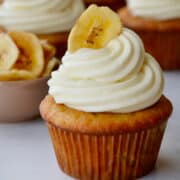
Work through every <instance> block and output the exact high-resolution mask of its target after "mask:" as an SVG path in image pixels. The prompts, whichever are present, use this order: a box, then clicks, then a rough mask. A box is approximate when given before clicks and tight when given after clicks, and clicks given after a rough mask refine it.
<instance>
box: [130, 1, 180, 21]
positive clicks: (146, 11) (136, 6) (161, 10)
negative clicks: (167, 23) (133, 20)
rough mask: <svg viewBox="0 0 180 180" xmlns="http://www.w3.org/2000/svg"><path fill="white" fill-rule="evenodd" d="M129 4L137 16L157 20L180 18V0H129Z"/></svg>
mask: <svg viewBox="0 0 180 180" xmlns="http://www.w3.org/2000/svg"><path fill="white" fill-rule="evenodd" d="M127 5H128V7H129V8H130V10H131V12H132V14H133V15H135V16H141V17H145V18H151V19H157V20H169V19H177V18H180V1H179V0H150V1H148V0H127Z"/></svg>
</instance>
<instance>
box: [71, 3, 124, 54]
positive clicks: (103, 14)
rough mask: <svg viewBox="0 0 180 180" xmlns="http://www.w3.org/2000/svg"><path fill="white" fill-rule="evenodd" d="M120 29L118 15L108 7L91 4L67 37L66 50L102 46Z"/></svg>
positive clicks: (117, 33)
mask: <svg viewBox="0 0 180 180" xmlns="http://www.w3.org/2000/svg"><path fill="white" fill-rule="evenodd" d="M121 31H122V24H121V21H120V18H119V16H118V15H117V14H116V13H115V12H113V11H112V10H111V9H110V8H108V7H98V6H96V5H91V6H90V7H89V8H88V9H87V10H86V11H84V13H83V14H82V15H81V16H80V18H79V20H78V21H77V23H76V24H75V26H74V27H73V28H72V30H71V32H70V35H69V38H68V50H69V51H70V52H75V51H77V50H78V49H80V48H92V49H99V48H103V47H104V46H105V45H106V44H107V43H108V42H109V41H110V40H112V39H114V38H115V37H117V36H118V35H119V34H120V33H121Z"/></svg>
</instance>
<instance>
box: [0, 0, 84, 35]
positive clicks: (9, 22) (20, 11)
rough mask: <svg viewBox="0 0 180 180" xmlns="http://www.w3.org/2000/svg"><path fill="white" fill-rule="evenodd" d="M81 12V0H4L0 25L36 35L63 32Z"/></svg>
mask: <svg viewBox="0 0 180 180" xmlns="http://www.w3.org/2000/svg"><path fill="white" fill-rule="evenodd" d="M83 10H84V5H83V2H82V0H76V1H74V0H5V1H4V2H3V3H2V5H0V25H2V26H4V27H6V28H7V29H9V30H23V31H30V32H33V33H37V34H49V33H56V32H65V31H69V30H70V29H71V28H72V27H73V25H74V23H75V21H76V19H77V18H78V17H79V16H80V14H81V13H82V11H83Z"/></svg>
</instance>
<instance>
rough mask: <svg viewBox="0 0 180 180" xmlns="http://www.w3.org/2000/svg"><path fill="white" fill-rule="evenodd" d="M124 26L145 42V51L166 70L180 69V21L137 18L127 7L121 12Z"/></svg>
mask: <svg viewBox="0 0 180 180" xmlns="http://www.w3.org/2000/svg"><path fill="white" fill-rule="evenodd" d="M119 14H120V17H121V19H122V21H123V23H124V25H125V26H126V27H128V28H130V29H133V30H134V31H135V32H136V33H137V34H138V35H139V36H140V37H141V39H142V40H143V42H144V46H145V49H146V51H147V52H148V53H150V54H152V55H153V56H154V57H155V58H156V60H157V61H158V62H159V64H160V65H161V67H162V68H163V69H165V70H172V69H180V57H179V52H180V45H179V42H180V19H176V20H169V21H156V20H150V19H145V18H141V17H136V16H133V15H132V14H131V12H130V11H129V9H128V8H127V7H125V8H122V9H120V10H119Z"/></svg>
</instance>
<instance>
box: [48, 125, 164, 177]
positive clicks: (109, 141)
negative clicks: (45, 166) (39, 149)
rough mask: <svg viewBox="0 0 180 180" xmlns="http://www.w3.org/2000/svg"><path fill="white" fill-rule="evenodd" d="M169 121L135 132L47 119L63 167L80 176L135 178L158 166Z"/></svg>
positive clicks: (57, 155) (73, 175)
mask: <svg viewBox="0 0 180 180" xmlns="http://www.w3.org/2000/svg"><path fill="white" fill-rule="evenodd" d="M165 128H166V122H164V123H162V124H159V125H157V126H156V127H154V128H152V129H146V130H142V131H137V132H134V133H124V134H112V135H108V134H106V135H103V134H102V135H92V134H84V133H78V132H70V131H66V130H62V129H61V128H60V127H57V126H54V125H53V124H51V123H48V129H49V133H50V135H51V139H52V142H53V145H54V150H55V153H56V157H57V160H58V163H59V166H60V167H61V169H62V170H63V171H64V172H65V173H67V174H68V175H70V176H72V177H75V178H78V179H81V180H128V179H130V180H132V179H135V178H137V177H141V176H143V175H146V174H147V173H149V172H150V171H151V170H152V169H153V168H154V166H155V163H156V160H157V156H158V153H159V149H160V145H161V141H162V138H163V134H164V131H165Z"/></svg>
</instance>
